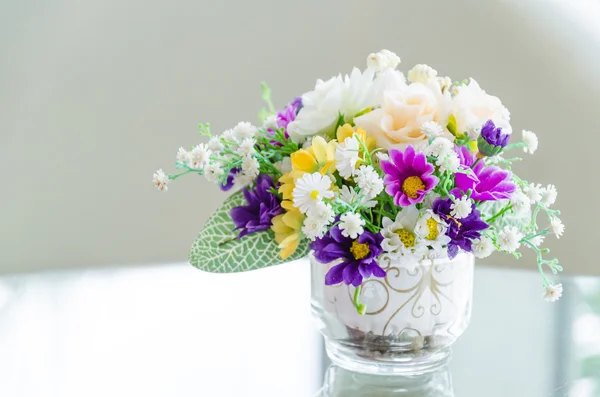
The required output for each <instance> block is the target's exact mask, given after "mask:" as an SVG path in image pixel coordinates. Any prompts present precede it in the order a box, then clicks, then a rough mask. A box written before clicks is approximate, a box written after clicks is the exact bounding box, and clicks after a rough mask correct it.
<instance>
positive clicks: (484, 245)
mask: <svg viewBox="0 0 600 397" xmlns="http://www.w3.org/2000/svg"><path fill="white" fill-rule="evenodd" d="M472 248H473V255H475V257H476V258H479V259H483V258H487V257H488V256H490V255H491V254H492V252H494V249H495V247H494V243H493V242H492V240H490V239H489V238H487V237H485V236H481V238H479V239H476V240H473V245H472Z"/></svg>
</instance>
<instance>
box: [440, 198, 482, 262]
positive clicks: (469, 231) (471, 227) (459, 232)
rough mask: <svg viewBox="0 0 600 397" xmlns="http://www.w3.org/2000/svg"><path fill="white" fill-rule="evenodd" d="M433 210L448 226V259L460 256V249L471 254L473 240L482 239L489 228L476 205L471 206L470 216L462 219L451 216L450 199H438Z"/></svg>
mask: <svg viewBox="0 0 600 397" xmlns="http://www.w3.org/2000/svg"><path fill="white" fill-rule="evenodd" d="M432 209H433V212H435V213H436V214H437V215H438V216H439V217H440V218H442V219H443V220H444V221H445V222H446V223H447V224H448V230H446V235H447V236H448V237H450V242H449V243H448V257H449V258H450V259H453V258H454V257H455V256H456V255H457V254H458V251H459V249H462V250H463V251H465V252H471V251H472V242H473V240H474V239H478V238H480V237H481V233H480V231H482V230H485V229H487V228H488V227H489V225H488V224H487V223H485V222H484V221H483V220H481V214H480V213H479V211H478V210H477V209H476V208H475V203H473V204H472V206H471V213H470V214H469V216H467V217H465V218H462V219H455V218H453V217H452V216H451V215H450V213H451V212H452V200H451V199H450V197H446V198H438V199H437V200H435V201H434V202H433V206H432Z"/></svg>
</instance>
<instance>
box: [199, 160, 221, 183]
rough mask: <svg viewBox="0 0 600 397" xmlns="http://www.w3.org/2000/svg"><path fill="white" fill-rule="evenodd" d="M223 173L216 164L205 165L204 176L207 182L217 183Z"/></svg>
mask: <svg viewBox="0 0 600 397" xmlns="http://www.w3.org/2000/svg"><path fill="white" fill-rule="evenodd" d="M224 173H225V171H223V169H222V168H221V167H219V165H218V164H216V163H213V164H206V165H205V166H204V176H205V177H206V179H207V180H208V181H209V182H213V183H217V182H219V177H220V176H221V175H223V174H224Z"/></svg>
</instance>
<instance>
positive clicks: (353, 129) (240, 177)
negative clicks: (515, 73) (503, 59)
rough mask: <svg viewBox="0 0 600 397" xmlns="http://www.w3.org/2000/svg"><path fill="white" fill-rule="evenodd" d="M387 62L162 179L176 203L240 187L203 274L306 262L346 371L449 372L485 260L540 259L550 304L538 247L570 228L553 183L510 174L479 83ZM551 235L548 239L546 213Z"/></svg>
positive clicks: (242, 130)
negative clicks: (188, 184) (194, 185)
mask: <svg viewBox="0 0 600 397" xmlns="http://www.w3.org/2000/svg"><path fill="white" fill-rule="evenodd" d="M399 63H400V59H399V58H398V57H397V56H396V55H395V54H394V53H392V52H390V51H387V50H382V51H380V52H378V53H374V54H370V55H369V56H368V58H367V68H366V69H365V70H364V71H360V70H359V69H357V68H354V69H353V70H352V72H351V73H350V74H349V75H345V76H342V75H339V76H336V77H332V78H331V79H329V80H327V81H322V80H317V83H316V86H315V88H314V90H313V91H310V92H307V93H305V94H303V95H302V96H301V97H298V98H296V99H294V100H293V101H292V102H291V103H290V104H289V105H288V106H287V107H285V108H284V109H283V110H280V111H276V110H275V107H274V106H273V104H272V101H271V96H270V91H269V89H268V88H267V87H266V86H265V85H264V84H263V86H262V89H263V99H264V100H265V102H266V104H267V107H266V108H265V109H263V110H262V111H261V112H260V123H259V126H255V125H252V124H251V123H248V122H242V123H239V124H237V125H236V126H235V127H233V128H232V129H230V130H227V131H224V132H223V133H222V134H220V135H215V134H213V133H212V131H211V129H210V126H209V125H208V124H203V125H200V134H201V135H203V136H206V137H207V138H208V141H207V142H206V143H200V144H199V145H198V146H195V147H193V148H190V150H186V149H184V148H180V149H179V152H178V153H177V162H176V163H175V167H176V168H177V169H180V170H181V172H179V173H175V174H170V175H166V174H165V173H164V172H163V171H162V170H158V171H157V172H156V173H155V174H154V185H155V186H156V187H157V188H158V189H159V190H161V191H166V190H167V188H168V184H169V182H170V181H172V180H175V179H177V178H179V177H180V176H182V175H186V174H198V175H204V176H205V177H206V179H208V180H209V181H211V182H214V183H216V184H217V185H219V186H220V188H221V189H222V190H236V193H233V194H232V195H231V196H230V197H229V198H228V199H227V200H225V202H224V203H223V205H222V206H221V207H220V208H219V209H218V210H217V211H216V212H215V213H214V214H213V215H212V216H211V217H210V219H209V220H208V222H207V223H206V225H205V226H204V228H203V230H202V231H201V232H200V234H199V235H198V237H197V239H196V241H195V242H194V244H193V247H192V250H191V253H190V262H191V263H192V264H193V265H194V266H196V267H198V268H200V269H202V270H205V271H209V272H219V273H231V272H241V271H248V270H253V269H259V268H263V267H267V266H271V265H276V264H279V263H283V262H287V261H291V260H295V259H298V258H302V257H306V256H307V255H309V252H310V260H311V262H312V265H311V269H312V278H313V279H312V295H313V303H312V304H313V310H314V312H315V314H316V316H317V318H318V319H319V320H320V321H319V324H320V328H321V331H322V333H323V334H324V335H325V337H326V341H327V349H328V352H329V354H330V356H331V357H332V358H333V359H334V361H336V362H338V363H339V364H341V365H342V366H344V367H346V368H352V369H357V370H361V371H374V372H378V371H382V370H384V371H387V372H399V371H415V370H418V371H425V370H430V369H432V368H434V367H435V366H436V365H437V364H439V363H442V362H444V361H445V360H446V359H447V357H448V354H449V353H448V346H449V345H450V344H451V343H452V342H454V340H455V339H456V338H457V337H458V336H459V335H460V334H461V333H462V332H463V331H464V329H465V328H466V326H467V325H468V322H469V317H470V310H471V296H472V288H473V286H472V284H473V276H472V272H473V257H475V258H485V257H487V256H489V255H491V254H492V253H493V252H495V251H502V252H505V253H508V254H511V255H513V256H515V257H516V258H519V257H520V256H521V254H520V253H519V249H520V248H522V247H526V248H528V249H531V250H533V251H534V252H535V254H536V256H537V266H538V268H539V270H540V274H541V278H542V280H541V281H542V286H543V288H544V295H543V296H544V298H545V299H546V300H548V301H555V300H557V299H558V298H560V296H561V294H562V286H561V284H554V283H552V282H551V281H550V280H549V279H548V278H547V276H546V275H545V270H546V269H549V270H550V272H551V273H554V274H555V273H557V272H558V271H560V270H562V268H561V266H560V265H559V263H558V260H556V259H546V258H545V257H544V255H545V254H546V253H548V252H549V250H548V249H545V248H542V247H541V245H542V243H543V241H544V238H545V237H546V236H547V235H550V234H554V235H555V236H556V237H557V238H559V237H560V236H561V235H562V233H563V231H564V226H563V224H562V222H561V220H560V219H559V218H558V215H559V214H560V213H559V211H558V210H555V209H552V205H553V204H554V202H555V201H556V196H557V192H556V188H555V187H554V185H547V186H546V187H542V186H541V185H540V184H536V183H530V182H527V181H525V180H523V179H522V178H520V177H518V176H517V175H515V174H514V173H513V172H512V171H511V165H512V163H514V162H516V161H520V160H521V158H518V157H508V156H507V153H508V152H509V151H511V150H514V149H521V150H522V151H523V152H525V153H528V154H533V153H534V152H535V151H536V149H537V147H538V139H537V136H536V135H535V134H534V133H533V132H531V131H526V130H525V131H523V132H522V135H521V137H520V139H518V138H517V139H515V137H514V136H513V130H512V127H511V124H510V115H509V112H508V110H507V109H506V108H505V107H504V106H503V105H502V103H501V101H500V100H499V99H498V98H497V97H494V96H491V95H489V94H487V93H486V92H485V91H484V90H483V89H481V88H480V86H479V84H478V83H477V82H476V81H475V80H473V79H469V80H463V81H459V82H452V80H451V79H450V78H449V77H439V76H438V75H437V72H436V71H435V70H434V69H432V68H431V67H429V66H427V65H416V66H415V67H413V68H412V69H410V71H409V72H408V73H407V76H406V77H405V76H404V74H403V73H401V72H400V71H398V70H396V67H397V66H398V64H399ZM541 214H542V215H545V218H546V219H547V226H546V227H540V226H538V220H539V218H540V215H541Z"/></svg>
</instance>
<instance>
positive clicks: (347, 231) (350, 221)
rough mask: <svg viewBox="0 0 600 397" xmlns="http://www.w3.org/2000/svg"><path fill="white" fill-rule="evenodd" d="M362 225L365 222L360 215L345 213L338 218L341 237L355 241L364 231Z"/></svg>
mask: <svg viewBox="0 0 600 397" xmlns="http://www.w3.org/2000/svg"><path fill="white" fill-rule="evenodd" d="M364 225H365V220H364V219H362V218H361V217H360V215H358V214H355V213H354V212H347V213H345V214H343V215H342V216H341V217H340V224H339V226H340V230H341V232H342V236H345V237H350V238H352V239H356V238H358V236H359V235H360V234H363V232H364V231H365V230H364V229H363V226H364Z"/></svg>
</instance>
